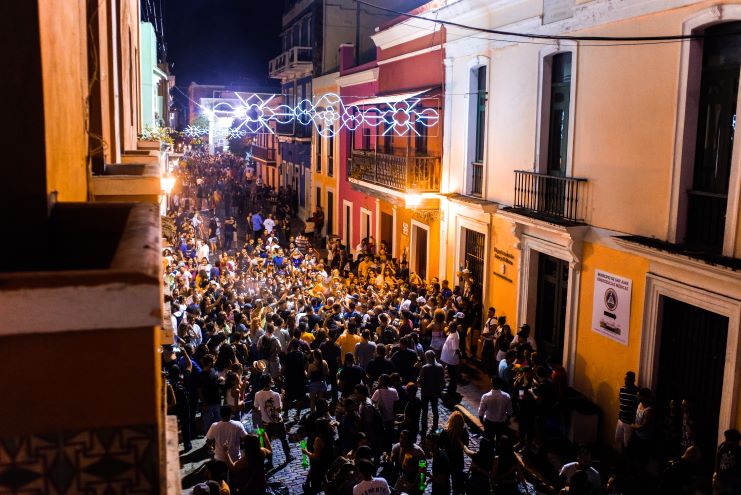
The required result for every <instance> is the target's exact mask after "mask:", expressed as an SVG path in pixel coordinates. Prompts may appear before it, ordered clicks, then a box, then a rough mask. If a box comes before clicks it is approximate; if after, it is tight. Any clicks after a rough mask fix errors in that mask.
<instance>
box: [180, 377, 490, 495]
mask: <svg viewBox="0 0 741 495" xmlns="http://www.w3.org/2000/svg"><path fill="white" fill-rule="evenodd" d="M464 376H465V378H466V379H468V380H469V382H468V383H467V384H466V385H459V387H458V392H459V393H460V394H461V395H462V400H461V405H462V406H463V407H465V409H466V410H467V411H468V412H470V414H471V415H473V416H476V411H477V408H478V403H479V398H480V397H481V394H482V393H483V392H484V391H485V390H484V388H483V387H484V384H485V383H486V382H487V380H488V378H487V377H486V376H484V375H483V374H480V373H471V374H469V375H464ZM439 411H440V420H439V426H440V427H442V426H444V425H445V422H446V421H447V420H448V418H449V417H450V414H451V413H452V412H453V410H451V409H448V408H447V407H445V406H443V405H442V404H440V407H439ZM304 412H306V409H304ZM292 417H293V416H292ZM242 423H243V424H244V426H245V429H246V430H247V431H248V432H251V431H253V429H254V428H253V426H252V417H251V415H250V414H245V415H244V417H243V419H242ZM290 426H291V429H290V432H291V433H292V432H295V431H296V429H297V425H296V424H291V425H290ZM431 426H432V414H430V415H429V418H428V427H431ZM478 442H479V436H478V435H477V434H476V432H474V431H472V432H471V442H470V444H469V447H470V448H472V449H473V450H476V449H478ZM290 445H291V455H292V456H293V457H294V459H293V460H292V461H291V462H290V463H289V464H287V465H286V464H285V457H284V455H283V450H282V449H281V447H280V442H278V441H277V440H276V441H273V456H274V457H273V464H274V465H275V466H276V470H275V471H274V473H273V474H272V476H271V477H270V479H269V480H268V481H282V482H283V483H285V484H286V485H287V486H288V489H289V490H290V493H291V495H294V494H295V495H299V494H301V493H303V490H302V488H301V485H302V484H303V483H304V481H306V473H307V472H308V468H307V469H305V468H303V467H301V448H300V446H299V443H298V442H295V443H291V444H290ZM209 459H210V455H209V453H208V452H207V449H206V446H205V439H204V438H203V437H201V438H198V439H196V440H194V441H193V450H191V451H190V452H188V453H187V454H185V455H182V456H181V457H180V463H181V474H182V479H183V493H184V494H186V495H189V494H190V489H191V487H193V486H194V485H195V484H197V483H199V482H201V481H204V480H205V476H204V474H203V471H202V470H201V467H202V465H203V464H204V463H205V462H206V461H207V460H209ZM469 463H470V459H469V458H468V457H466V469H468V466H469ZM425 493H431V488H430V487H429V486H428V487H427V490H426V492H425Z"/></svg>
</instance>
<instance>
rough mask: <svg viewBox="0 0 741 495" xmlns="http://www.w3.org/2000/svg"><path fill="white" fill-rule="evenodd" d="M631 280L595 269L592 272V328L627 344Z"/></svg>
mask: <svg viewBox="0 0 741 495" xmlns="http://www.w3.org/2000/svg"><path fill="white" fill-rule="evenodd" d="M631 288H632V281H631V280H630V279H627V278H623V277H619V276H617V275H613V274H612V273H607V272H603V271H601V270H597V272H596V273H595V274H594V303H593V306H592V329H593V330H594V331H596V332H599V333H601V334H602V335H605V336H607V337H610V338H611V339H613V340H617V341H618V342H620V343H621V344H623V345H628V330H629V328H630V295H631Z"/></svg>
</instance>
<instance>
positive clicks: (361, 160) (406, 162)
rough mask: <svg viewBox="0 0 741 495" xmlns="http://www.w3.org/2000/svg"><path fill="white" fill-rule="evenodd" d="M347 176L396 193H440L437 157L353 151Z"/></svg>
mask: <svg viewBox="0 0 741 495" xmlns="http://www.w3.org/2000/svg"><path fill="white" fill-rule="evenodd" d="M349 165H350V170H349V177H351V178H353V179H357V180H362V181H364V182H369V183H371V184H376V185H379V186H383V187H387V188H389V189H394V190H396V191H409V190H415V191H417V192H439V191H440V157H437V156H407V155H393V154H387V153H376V152H375V151H374V150H353V152H352V160H351V162H350V164H349Z"/></svg>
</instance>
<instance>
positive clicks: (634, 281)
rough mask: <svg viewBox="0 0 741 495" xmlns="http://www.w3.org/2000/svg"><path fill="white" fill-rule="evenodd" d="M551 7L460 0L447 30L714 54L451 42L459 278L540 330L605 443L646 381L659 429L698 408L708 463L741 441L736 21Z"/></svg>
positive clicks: (681, 9) (580, 4)
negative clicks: (472, 273)
mask: <svg viewBox="0 0 741 495" xmlns="http://www.w3.org/2000/svg"><path fill="white" fill-rule="evenodd" d="M559 5H560V4H559ZM556 7H557V4H556V3H555V2H536V1H526V2H520V3H516V4H513V3H507V2H477V1H473V0H458V1H453V2H447V3H446V5H445V6H443V7H442V8H440V9H438V10H437V11H435V12H434V13H433V15H432V17H435V18H437V19H439V20H443V21H446V20H447V21H454V22H459V23H462V24H476V25H479V26H481V27H485V28H490V29H498V30H503V31H512V32H528V33H535V34H544V35H568V36H574V37H577V38H578V37H580V36H597V37H617V38H619V37H646V36H660V35H687V36H689V35H706V37H704V38H702V37H698V38H694V39H686V40H684V41H678V42H672V43H662V44H656V43H649V42H646V43H641V41H640V40H634V41H633V42H632V44H627V43H626V42H621V41H620V40H619V39H618V40H612V41H610V40H606V41H599V40H594V39H592V40H584V39H581V40H580V39H571V40H569V39H566V40H560V41H555V40H540V41H539V42H538V43H537V44H536V43H529V42H526V41H528V39H524V40H523V39H521V38H516V37H511V36H510V37H508V36H486V35H485V34H482V35H481V36H476V37H474V38H472V37H471V36H470V34H471V32H470V31H468V30H463V29H459V28H455V27H450V28H449V30H448V32H447V42H446V44H445V54H446V60H445V67H446V71H445V88H446V91H445V94H446V98H445V112H444V113H445V116H446V119H445V129H444V136H445V145H444V155H443V178H442V183H443V194H444V195H445V197H446V199H445V200H444V201H443V211H444V217H445V221H444V225H443V226H442V229H443V232H444V237H445V240H444V242H443V243H442V247H441V250H442V256H441V259H444V260H447V263H446V265H445V273H447V276H448V277H455V276H456V273H457V272H458V271H459V269H460V267H461V266H462V265H465V264H466V262H468V265H469V267H470V266H472V265H476V264H477V263H478V264H480V265H483V269H481V270H480V277H481V279H480V281H481V283H482V284H483V288H484V302H485V304H486V305H490V306H495V307H496V309H497V313H498V314H500V315H506V316H507V318H508V320H509V322H510V324H511V325H513V326H515V325H516V326H519V325H521V324H524V323H529V324H530V326H531V327H532V328H533V329H534V332H535V338H536V340H537V343H538V347H539V351H540V352H541V353H543V354H545V355H546V356H549V357H555V358H556V359H559V360H561V361H562V362H563V364H564V366H565V367H566V369H567V371H568V374H569V381H570V384H571V385H572V386H573V388H574V389H575V390H576V391H578V392H580V393H581V394H584V395H585V396H586V397H587V398H589V399H591V400H592V401H594V402H595V403H596V404H597V405H598V406H599V407H600V409H601V418H600V423H599V427H598V434H599V437H600V438H601V439H602V440H604V441H610V442H611V439H612V434H613V432H614V428H615V422H616V419H617V412H618V389H619V387H620V386H621V384H622V381H623V376H624V374H625V372H626V371H628V370H633V371H636V372H637V374H638V380H639V382H640V385H642V386H646V387H649V388H651V389H652V390H653V392H654V394H655V401H656V406H657V410H658V411H659V413H664V412H665V411H666V409H667V407H668V403H669V401H670V400H682V399H687V400H690V401H692V402H694V403H695V404H697V405H701V407H697V408H696V414H697V418H696V420H697V422H698V424H700V423H702V424H703V425H705V426H704V432H703V435H702V439H700V440H698V441H699V442H700V446H701V447H702V448H703V450H704V451H706V452H712V449H713V448H714V445H715V441H716V440H718V439H719V438H720V437H721V435H722V432H723V431H724V430H725V429H727V428H731V427H737V428H738V427H740V426H741V411H740V410H739V408H738V396H739V390H741V373H740V371H739V370H741V368H740V367H739V362H738V356H739V325H740V323H741V275H739V269H740V268H741V262H740V261H739V258H741V228H740V227H739V222H738V220H739V214H740V210H739V208H740V206H741V205H740V202H739V195H740V194H741V150H740V149H739V146H738V144H737V143H734V141H733V139H732V135H733V125H734V124H733V123H734V122H735V117H734V115H735V113H736V108H737V104H738V94H737V91H738V84H737V82H738V74H739V68H740V67H741V57H739V55H738V54H739V50H738V47H739V46H740V45H741V40H739V37H738V36H727V35H726V34H727V33H728V32H733V31H734V30H735V31H736V32H737V31H738V29H739V26H741V23H739V21H741V6H739V5H738V4H737V3H733V2H703V1H701V2H683V1H673V0H669V1H666V2H650V1H641V0H635V1H631V2H623V3H621V5H620V7H619V8H613V7H614V4H613V3H611V2H608V1H602V0H593V1H577V2H575V3H574V4H573V5H572V6H570V7H568V8H561V9H557V8H556ZM481 19H486V21H480V20H481ZM405 22H406V23H407V24H409V25H412V24H414V23H419V22H422V21H419V20H416V21H415V20H408V21H405ZM489 38H490V39H489ZM495 38H496V39H495ZM720 40H722V41H720ZM616 45H618V46H616ZM472 232H473V234H472ZM481 246H483V252H484V253H486V254H485V256H484V257H483V259H481V258H482V257H481V255H480V254H481V252H482V249H481ZM581 426H584V424H582V425H581ZM576 430H577V425H576V424H572V427H571V431H570V434H571V436H572V437H573V438H576V437H578V436H579V435H578V432H577V431H576ZM592 436H593V435H589V434H587V435H585V436H583V437H581V438H582V439H591V438H592Z"/></svg>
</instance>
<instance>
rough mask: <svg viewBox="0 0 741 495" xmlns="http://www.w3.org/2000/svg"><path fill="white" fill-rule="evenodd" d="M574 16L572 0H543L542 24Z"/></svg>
mask: <svg viewBox="0 0 741 495" xmlns="http://www.w3.org/2000/svg"><path fill="white" fill-rule="evenodd" d="M571 17H574V0H543V24H550V23H552V22H557V21H562V20H564V19H569V18H571Z"/></svg>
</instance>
